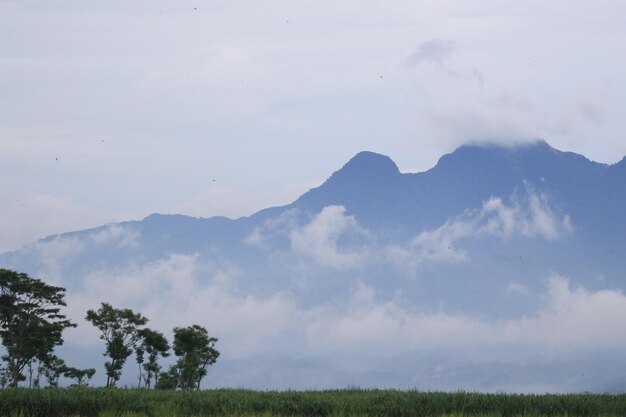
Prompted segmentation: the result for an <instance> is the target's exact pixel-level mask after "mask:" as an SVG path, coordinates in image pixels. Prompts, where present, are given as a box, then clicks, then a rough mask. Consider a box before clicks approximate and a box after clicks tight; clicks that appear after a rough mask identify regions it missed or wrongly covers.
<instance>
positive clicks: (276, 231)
mask: <svg viewBox="0 0 626 417" xmlns="http://www.w3.org/2000/svg"><path fill="white" fill-rule="evenodd" d="M298 213H299V212H298V209H289V210H284V211H282V212H281V213H280V215H279V216H278V217H271V218H269V219H266V220H265V221H264V222H263V224H262V225H261V226H256V227H255V228H254V229H253V230H252V232H251V233H250V234H249V235H248V236H246V238H245V239H244V243H247V244H248V245H252V246H257V247H260V248H266V249H269V248H270V246H271V243H272V241H274V240H276V239H277V238H278V239H280V238H288V237H289V234H290V233H291V231H293V230H294V229H296V228H297V227H298V226H297V217H298Z"/></svg>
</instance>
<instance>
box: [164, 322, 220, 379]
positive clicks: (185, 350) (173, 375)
mask: <svg viewBox="0 0 626 417" xmlns="http://www.w3.org/2000/svg"><path fill="white" fill-rule="evenodd" d="M216 342H217V338H215V337H209V333H208V332H207V330H206V329H205V328H204V327H202V326H199V325H197V324H194V325H193V326H189V327H175V328H174V344H173V347H174V354H175V355H176V356H178V360H177V361H176V365H174V366H172V367H171V368H170V370H169V371H168V372H167V373H161V376H160V378H161V379H162V380H163V379H164V380H163V381H162V383H161V384H158V388H160V389H174V388H180V389H183V390H187V389H200V382H201V381H202V378H204V377H205V376H206V374H207V367H208V366H209V365H213V364H214V363H215V362H216V361H217V358H218V357H219V356H220V353H219V352H218V351H217V349H215V343H216ZM173 381H176V383H175V384H174V386H173V387H172V382H173Z"/></svg>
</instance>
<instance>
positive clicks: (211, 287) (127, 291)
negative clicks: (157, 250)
mask: <svg viewBox="0 0 626 417" xmlns="http://www.w3.org/2000/svg"><path fill="white" fill-rule="evenodd" d="M238 273H239V272H238V270H237V268H234V267H231V268H227V269H225V270H224V269H218V268H216V267H215V266H214V265H211V264H205V263H202V262H200V261H199V259H198V256H195V255H194V256H190V255H177V254H171V255H169V256H168V257H167V258H165V259H162V260H160V261H157V262H153V263H150V264H147V265H144V266H141V267H140V266H131V267H127V268H124V269H120V270H114V271H111V270H100V271H94V272H91V273H89V274H88V275H87V276H86V277H85V280H84V284H83V288H82V289H81V290H80V291H78V292H73V293H69V294H68V295H67V304H68V315H69V316H70V317H72V318H73V319H74V320H75V321H76V322H78V323H80V326H79V327H78V328H77V329H74V330H69V331H68V332H67V337H66V339H67V340H68V341H69V342H71V343H73V344H77V345H81V346H93V345H96V344H98V343H99V341H98V335H97V332H96V331H95V330H94V329H93V328H92V326H90V324H88V323H87V322H85V321H83V318H84V316H85V314H86V311H87V310H88V309H97V308H98V307H99V305H100V303H101V302H109V303H111V304H113V306H115V307H118V308H126V307H128V308H133V309H134V310H135V311H139V312H141V313H142V314H144V315H145V316H146V317H148V318H149V319H150V323H149V324H148V326H150V327H154V328H156V329H159V330H161V331H163V332H165V333H166V334H169V333H170V332H171V330H172V328H173V327H175V326H185V325H191V324H194V323H197V324H200V325H202V326H205V327H206V328H207V329H208V330H209V332H210V333H211V334H212V335H215V336H217V337H218V338H219V339H220V346H219V348H220V349H223V350H224V351H226V352H228V355H229V356H230V357H236V356H238V355H243V354H249V353H254V352H257V351H258V350H259V349H261V350H263V349H267V348H268V347H271V346H274V345H275V344H276V345H279V344H280V341H279V340H277V339H276V338H277V335H279V334H284V333H287V332H288V331H290V329H291V328H292V326H294V325H295V323H294V322H293V321H292V320H294V319H297V317H298V312H297V311H296V309H295V306H294V304H293V302H292V301H291V300H290V299H288V298H286V297H284V296H282V295H280V294H276V295H273V296H270V297H266V298H259V297H255V296H253V295H251V294H247V293H246V292H243V291H240V289H237V288H235V287H234V286H233V285H232V278H233V277H236V276H237V274H238Z"/></svg>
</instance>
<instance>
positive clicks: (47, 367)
mask: <svg viewBox="0 0 626 417" xmlns="http://www.w3.org/2000/svg"><path fill="white" fill-rule="evenodd" d="M40 370H42V371H43V374H44V376H45V377H46V379H47V380H48V386H50V387H58V386H59V378H60V377H61V376H64V377H66V378H69V379H75V380H76V384H75V385H78V386H81V387H84V386H87V381H86V380H85V378H86V379H87V380H89V379H91V377H93V376H94V374H95V373H96V370H95V369H93V368H88V369H78V368H73V367H71V366H67V364H66V363H65V361H64V360H63V359H61V358H58V357H56V356H54V355H53V356H51V357H50V358H49V359H48V360H47V361H46V362H45V363H44V364H42V366H41V367H40Z"/></svg>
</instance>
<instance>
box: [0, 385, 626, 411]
mask: <svg viewBox="0 0 626 417" xmlns="http://www.w3.org/2000/svg"><path fill="white" fill-rule="evenodd" d="M0 416H2V417H4V416H6V417H55V416H59V417H60V416H63V417H65V416H68V417H69V416H85V417H92V416H93V417H113V416H126V417H139V416H146V417H176V416H242V417H252V416H265V417H273V416H302V417H313V416H332V417H343V416H346V417H351V416H354V417H357V416H358V417H360V416H366V417H370V416H371V417H374V416H390V417H405V416H406V417H419V416H424V417H436V416H503V417H504V416H511V417H512V416H528V417H530V416H533V417H534V416H626V395H597V394H568V395H510V394H478V393H465V392H458V393H439V392H430V393H429V392H418V391H393V390H358V389H355V390H333V391H288V392H270V391H267V392H259V391H248V390H232V389H222V390H210V391H198V392H169V391H167V392H166V391H148V390H138V389H106V388H80V389H79V388H67V389H63V388H55V389H22V388H20V389H4V390H0Z"/></svg>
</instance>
